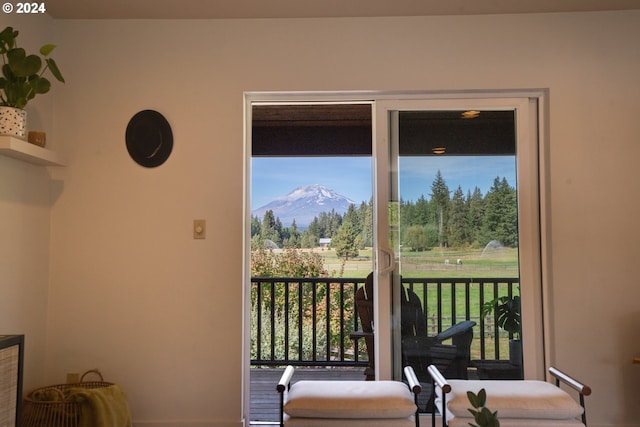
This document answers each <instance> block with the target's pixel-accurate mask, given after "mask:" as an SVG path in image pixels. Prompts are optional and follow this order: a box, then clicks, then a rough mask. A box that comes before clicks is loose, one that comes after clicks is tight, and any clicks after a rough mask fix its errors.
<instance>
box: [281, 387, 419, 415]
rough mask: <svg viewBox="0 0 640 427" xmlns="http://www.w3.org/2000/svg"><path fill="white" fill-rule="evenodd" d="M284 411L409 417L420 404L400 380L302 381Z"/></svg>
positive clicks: (290, 413)
mask: <svg viewBox="0 0 640 427" xmlns="http://www.w3.org/2000/svg"><path fill="white" fill-rule="evenodd" d="M284 412H285V413H286V414H287V415H289V416H290V417H302V418H350V419H353V418H408V417H411V416H412V415H414V414H415V412H416V405H415V403H414V401H413V395H412V394H411V392H410V391H409V387H407V385H406V384H404V383H402V382H400V381H298V382H296V383H295V384H293V385H292V386H291V389H290V390H289V393H288V396H287V403H286V404H285V405H284Z"/></svg>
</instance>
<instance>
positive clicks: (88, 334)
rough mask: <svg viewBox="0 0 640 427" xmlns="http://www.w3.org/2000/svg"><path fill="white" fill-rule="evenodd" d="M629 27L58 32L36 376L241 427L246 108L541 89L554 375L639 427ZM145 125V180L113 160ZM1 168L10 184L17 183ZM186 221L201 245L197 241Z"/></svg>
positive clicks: (505, 21)
mask: <svg viewBox="0 0 640 427" xmlns="http://www.w3.org/2000/svg"><path fill="white" fill-rule="evenodd" d="M639 24H640V12H638V11H635V12H614V13H587V14H557V15H531V16H508V15H504V16H482V17H478V16H476V17H433V18H389V19H384V18H380V19H299V20H227V21H55V23H54V31H53V34H54V35H55V37H56V39H57V40H55V42H57V43H58V44H59V46H60V47H59V48H58V49H59V51H58V52H57V55H56V59H57V60H58V62H59V65H60V67H61V68H62V70H63V73H64V74H65V77H66V78H67V82H68V83H67V84H66V85H65V86H64V87H63V88H61V89H60V90H58V91H57V92H56V94H55V95H56V96H55V108H54V113H53V119H54V120H53V132H54V135H55V147H56V149H59V150H60V151H61V152H62V153H63V154H64V155H65V156H66V157H67V159H68V162H69V166H68V167H66V168H64V169H49V171H48V174H50V176H49V177H48V178H47V177H45V178H46V179H45V183H48V184H49V185H50V186H51V187H52V189H50V190H49V191H51V192H52V193H53V197H52V199H51V200H52V202H51V204H50V207H51V217H50V218H51V254H50V257H51V272H50V274H51V275H50V281H51V283H50V288H49V300H48V304H49V305H48V307H49V313H48V317H47V327H48V330H47V341H46V348H47V354H46V369H45V371H46V375H45V377H44V379H43V381H44V382H58V381H63V380H64V375H65V373H67V372H78V371H80V372H81V371H83V370H86V369H90V368H93V367H99V368H100V369H101V370H102V371H103V372H104V374H105V376H106V377H107V379H108V380H111V381H116V382H119V383H121V384H122V385H123V386H124V387H125V389H126V391H127V394H128V396H129V399H130V403H131V408H132V413H133V417H134V419H135V421H136V424H137V425H150V426H151V425H153V426H156V425H157V426H178V425H181V426H188V425H206V426H237V425H240V423H241V419H242V390H241V381H242V377H241V375H242V361H241V358H242V330H243V326H242V314H241V312H242V218H243V211H242V201H243V195H242V179H243V170H242V167H243V123H242V120H243V92H244V91H269V90H274V91H276V90H277V91H284V90H286V91H295V90H303V91H311V90H314V91H315V90H331V91H336V90H460V89H514V88H516V89H517V88H548V89H549V93H550V105H549V112H550V117H549V121H548V124H549V139H548V143H549V149H548V152H549V165H550V171H549V176H548V183H549V189H548V194H549V199H548V200H547V203H548V207H549V212H550V218H549V224H550V239H551V242H550V249H549V250H550V253H551V257H552V274H551V283H550V286H551V287H552V295H551V297H552V304H551V307H549V309H550V310H551V316H552V319H553V324H552V329H553V331H552V332H553V335H552V336H551V337H550V344H551V345H552V354H553V355H554V356H553V359H554V360H552V363H554V364H555V365H557V366H558V367H560V368H564V369H565V370H567V371H569V372H570V373H572V374H574V375H576V376H577V377H579V378H581V379H583V380H584V381H585V382H587V383H588V384H590V385H591V386H592V387H593V389H594V393H593V395H592V396H591V397H589V398H588V400H587V406H588V411H589V413H588V415H589V422H590V425H591V426H613V425H616V426H638V425H640V423H639V421H638V419H637V414H636V412H637V409H636V408H637V406H638V400H637V399H638V397H637V396H640V369H639V368H638V366H637V365H636V366H632V365H631V357H632V356H633V355H639V354H640V332H638V331H639V329H638V327H637V325H638V324H640V305H639V304H638V302H637V301H638V300H640V287H639V286H637V284H636V283H635V281H634V276H635V274H634V273H635V268H634V265H635V264H636V262H637V261H636V259H635V258H636V255H637V253H638V251H637V250H636V249H635V246H636V244H637V242H638V241H639V240H640V231H639V228H638V227H637V225H636V220H635V218H637V217H638V216H639V214H640V201H638V197H637V196H638V184H637V183H638V182H639V181H640V170H639V168H638V167H636V164H635V163H636V159H637V158H638V156H639V155H640V144H638V135H640V121H639V120H637V118H636V117H635V115H636V112H637V109H638V105H639V103H638V96H639V95H640V85H638V82H637V79H638V76H640V50H639V49H638V47H637V41H638V40H640V25H639ZM142 109H156V110H158V111H160V112H161V113H163V114H164V115H165V116H166V117H167V119H168V120H169V122H170V123H171V125H172V127H173V132H174V151H173V154H172V156H171V157H170V158H169V160H168V161H167V163H165V164H164V165H162V166H160V167H159V168H156V169H144V168H141V167H139V166H138V165H137V164H135V163H134V162H133V161H132V160H130V159H129V157H128V155H127V152H126V149H125V145H124V132H125V128H126V125H127V122H128V120H129V118H130V117H131V116H132V115H133V114H135V113H136V112H138V111H140V110H142ZM0 161H2V160H0ZM7 162H13V161H12V160H10V161H7V160H4V163H5V164H6V163H7ZM2 167H3V169H2V173H3V174H8V175H9V176H8V177H7V178H5V179H3V181H5V180H8V179H10V180H12V181H13V180H14V179H19V178H20V173H22V172H21V171H6V172H5V170H4V169H5V168H4V164H3V165H2ZM12 167H13V168H17V166H15V165H13V166H12ZM38 171H39V172H34V173H33V176H32V177H31V178H29V179H31V180H33V179H37V176H38V174H42V173H43V172H41V170H40V169H38ZM47 179H48V181H47ZM1 185H2V187H0V203H2V205H0V208H1V209H2V211H0V212H1V213H2V215H3V217H4V215H5V211H10V210H11V209H15V210H17V211H18V212H16V213H12V212H10V213H11V215H10V217H9V221H10V222H11V224H16V225H17V224H19V223H20V220H21V219H20V213H21V212H20V211H23V210H28V209H30V208H29V206H28V201H27V200H25V199H24V196H23V198H22V199H20V200H18V202H17V204H18V206H17V207H13V206H8V207H5V205H6V204H7V202H6V201H5V199H11V195H12V191H11V189H9V188H6V186H7V184H6V183H4V182H3V184H1ZM32 197H33V196H32ZM196 218H205V219H206V220H207V221H208V228H209V232H208V238H207V239H206V240H193V239H192V238H191V237H192V232H191V223H192V220H193V219H196ZM38 223H43V224H44V223H46V219H45V218H41V219H39V220H38ZM3 227H4V228H3V236H4V235H5V234H4V230H5V228H6V229H7V230H8V229H10V228H9V227H8V226H6V225H3ZM0 247H2V248H3V251H4V252H7V248H9V246H8V245H7V244H6V243H5V240H4V238H3V242H2V243H0ZM33 247H36V245H35V244H33ZM44 258H46V256H45V257H44ZM28 262H29V260H27V259H26V255H24V256H21V257H20V260H19V261H18V263H19V264H20V265H22V266H26V265H28V264H27V263H28ZM2 274H3V276H4V272H3V273H2ZM4 281H5V279H4V277H3V282H4ZM40 286H41V287H42V285H40ZM30 295H32V293H26V292H25V293H23V295H21V296H30ZM25 323H26V321H25ZM34 363H35V362H32V363H31V367H32V368H33V369H37V367H35V366H33V365H34Z"/></svg>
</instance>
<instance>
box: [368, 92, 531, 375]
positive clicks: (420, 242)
mask: <svg viewBox="0 0 640 427" xmlns="http://www.w3.org/2000/svg"><path fill="white" fill-rule="evenodd" d="M376 107H377V118H378V120H377V122H376V123H377V124H378V129H377V130H378V134H377V135H378V138H380V135H381V133H382V132H384V135H387V136H388V138H389V145H388V146H387V147H388V148H387V152H386V155H387V161H388V164H387V166H386V167H378V172H380V170H386V173H387V174H388V182H387V183H386V185H382V186H381V188H379V189H380V190H384V193H381V192H380V191H378V192H377V195H378V197H380V200H383V198H384V200H387V201H388V203H386V207H387V209H385V208H383V207H382V206H383V205H385V204H384V203H381V204H379V205H380V210H381V211H385V212H383V213H382V216H386V219H387V221H388V227H387V228H386V229H383V228H384V227H382V226H381V225H380V224H378V230H380V241H382V239H383V237H382V236H383V235H384V238H385V239H388V240H386V242H388V246H389V247H390V248H391V250H392V252H393V254H394V269H393V273H392V274H389V275H388V277H384V276H383V277H381V278H380V289H389V291H388V292H383V296H384V295H386V294H387V293H388V295H389V297H388V299H389V300H388V306H380V307H379V316H380V317H381V318H383V319H384V318H387V319H389V320H388V336H385V334H384V333H383V332H382V331H380V334H379V335H380V340H381V344H382V346H381V347H380V348H381V349H383V348H389V349H390V351H389V353H390V354H389V355H388V362H389V366H390V368H389V372H388V375H389V377H393V378H400V376H401V370H402V366H403V365H407V364H410V365H412V366H414V369H415V370H416V371H417V373H418V376H419V377H420V379H421V380H422V381H429V378H428V374H427V373H426V366H427V365H428V364H431V363H434V364H436V365H437V366H438V367H439V368H441V370H443V371H444V372H445V373H446V376H447V377H448V378H455V377H460V378H467V377H469V376H471V377H473V378H497V377H502V378H507V377H512V378H522V377H523V376H524V370H525V369H523V366H524V367H525V368H526V364H525V365H523V356H522V354H523V352H522V350H521V349H522V341H520V338H521V336H522V337H523V338H525V337H528V335H526V334H522V333H521V332H522V329H521V325H520V311H521V310H520V297H521V296H522V300H523V301H524V302H523V304H524V305H527V304H528V306H529V307H531V306H533V307H539V303H540V300H539V289H540V272H539V270H540V269H539V255H538V254H537V253H535V252H533V251H532V249H533V248H536V247H539V233H538V232H536V231H534V230H537V229H539V218H538V217H537V210H531V209H530V207H531V206H535V205H537V197H538V196H537V194H538V193H537V187H536V184H532V183H537V168H536V167H535V165H536V164H537V156H536V155H535V153H536V150H535V141H534V140H535V138H532V137H531V135H530V134H529V119H530V114H529V100H528V99H494V100H492V99H490V100H468V99H465V100H432V101H415V100H405V101H396V102H392V101H389V102H379V103H378V104H377V106H376ZM384 123H386V124H387V126H384ZM531 145H533V147H532V146H531ZM376 152H377V154H378V157H377V162H378V165H380V163H382V162H384V159H383V157H384V155H385V153H384V150H383V149H382V147H380V149H379V150H378V151H376ZM380 181H381V179H380V177H379V178H378V182H380ZM523 182H525V183H526V185H522V183H523ZM523 206H527V209H526V210H523V209H522V207H523ZM523 242H524V243H526V245H525V246H526V247H524V248H523V247H522V243H523ZM525 254H526V255H527V257H525ZM523 263H524V264H525V265H523ZM525 274H526V276H525ZM521 285H522V286H521ZM496 310H497V311H496ZM537 310H539V308H538V309H537ZM496 314H502V315H503V316H504V315H506V314H511V315H513V316H512V317H508V318H507V319H508V321H507V322H506V323H500V319H502V317H499V316H496ZM536 318H537V316H533V318H532V319H531V323H530V324H529V325H530V328H531V329H530V330H531V331H532V335H531V336H530V337H529V340H528V341H525V343H530V344H529V345H528V346H527V345H525V348H528V349H531V350H532V351H531V353H530V354H526V357H524V359H525V360H529V362H530V363H531V366H532V368H533V369H532V371H535V367H536V364H537V362H538V361H539V360H540V358H539V357H538V356H539V353H540V352H541V345H540V346H538V343H539V342H540V341H541V334H538V332H539V330H540V328H541V325H538V324H536V323H534V322H535V319H536ZM523 323H524V324H526V323H527V319H526V318H525V319H524V321H523ZM443 334H444V335H443ZM436 337H437V338H436ZM445 337H446V339H442V340H441V338H445ZM385 343H386V345H387V346H386V347H385V346H384V344H385ZM518 343H519V344H518ZM518 349H520V350H518ZM380 357H381V358H384V355H381V356H380ZM380 369H381V370H384V366H381V367H380ZM381 374H383V373H382V372H381ZM383 376H384V375H383Z"/></svg>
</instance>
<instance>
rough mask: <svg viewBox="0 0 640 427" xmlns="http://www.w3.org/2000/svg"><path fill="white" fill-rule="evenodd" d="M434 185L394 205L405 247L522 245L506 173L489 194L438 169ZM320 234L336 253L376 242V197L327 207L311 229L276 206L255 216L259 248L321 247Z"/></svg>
mask: <svg viewBox="0 0 640 427" xmlns="http://www.w3.org/2000/svg"><path fill="white" fill-rule="evenodd" d="M430 190H431V191H430V193H429V198H426V197H425V196H424V195H423V196H420V198H418V200H416V201H415V202H414V201H403V200H400V201H399V202H398V203H397V209H391V210H390V215H391V218H390V221H391V222H392V224H396V225H401V226H402V227H401V235H400V236H399V237H400V244H401V245H402V247H403V249H405V250H414V251H425V250H429V249H432V248H435V247H451V248H464V247H484V246H485V245H486V244H487V243H489V242H490V241H492V240H497V241H499V242H500V243H501V244H502V245H504V246H509V247H516V246H517V245H518V222H517V219H518V212H517V195H516V190H515V188H514V187H512V186H511V185H509V183H508V182H507V180H506V178H504V177H503V178H500V177H496V178H495V179H494V181H493V185H492V186H491V188H490V189H489V191H488V192H487V194H486V195H484V196H483V194H482V192H481V191H480V189H479V188H478V187H476V188H475V189H474V190H473V191H470V190H467V193H466V194H465V193H464V192H463V190H462V188H461V187H460V186H458V188H457V189H456V190H455V191H453V193H452V192H451V191H450V190H449V187H448V186H447V184H446V182H445V180H444V178H443V177H442V174H441V173H440V171H438V172H437V173H436V176H435V179H434V181H433V182H432V184H431V189H430ZM320 238H331V246H332V247H333V248H335V250H336V254H337V255H338V256H339V257H342V258H345V259H349V258H353V257H356V256H358V253H359V250H360V249H364V248H365V247H367V246H373V200H372V199H370V200H369V202H362V203H361V204H360V205H359V206H356V205H353V204H352V205H351V206H349V209H348V210H347V212H345V213H344V214H339V213H337V212H335V210H332V211H330V212H322V213H320V214H319V215H318V216H317V217H315V218H314V220H313V221H312V222H311V224H309V226H308V227H307V229H305V230H300V229H298V227H297V225H296V222H295V221H293V223H292V224H291V226H290V227H284V226H283V225H282V223H281V221H280V219H279V218H277V217H275V215H274V213H273V211H270V210H269V211H267V212H266V213H265V214H264V216H263V218H262V220H261V219H260V218H259V217H256V216H252V217H251V244H252V248H254V249H256V248H262V247H264V246H265V242H270V244H273V245H276V246H277V247H280V248H315V247H318V245H319V241H320Z"/></svg>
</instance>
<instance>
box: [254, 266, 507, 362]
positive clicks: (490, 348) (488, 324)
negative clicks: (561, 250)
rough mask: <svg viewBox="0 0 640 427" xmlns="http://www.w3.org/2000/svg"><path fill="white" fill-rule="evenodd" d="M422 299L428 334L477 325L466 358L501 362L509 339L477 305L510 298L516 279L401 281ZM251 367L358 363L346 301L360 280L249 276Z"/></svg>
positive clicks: (362, 358) (361, 349) (360, 353)
mask: <svg viewBox="0 0 640 427" xmlns="http://www.w3.org/2000/svg"><path fill="white" fill-rule="evenodd" d="M402 283H403V286H405V287H407V288H409V289H411V290H413V291H414V292H415V293H416V294H417V295H418V296H419V298H420V299H421V300H422V303H423V309H424V311H425V315H426V316H425V318H426V320H425V321H426V327H427V331H428V334H429V335H436V334H437V333H438V332H440V331H442V330H444V329H446V328H448V327H449V326H451V325H453V324H455V323H458V322H460V321H463V320H474V321H475V322H476V323H477V325H476V327H475V330H474V339H473V343H472V348H471V352H472V359H482V360H487V359H488V360H500V359H506V358H508V352H507V351H508V350H507V349H508V340H509V338H511V337H510V336H509V334H507V333H506V332H504V331H502V330H500V329H499V328H498V327H497V325H496V324H495V322H494V321H493V317H492V316H487V317H486V318H483V317H482V316H481V307H482V305H483V304H484V303H485V302H487V301H491V300H492V299H494V298H495V297H497V296H499V295H513V294H514V293H515V294H517V293H518V290H517V287H518V285H519V279H518V278H485V279H471V278H469V279H461V278H455V279H453V278H403V279H402ZM251 285H252V286H251V303H252V307H251V308H252V313H251V315H252V318H251V322H252V326H251V344H252V345H251V347H252V348H251V364H252V365H254V366H280V365H285V364H287V365H297V366H366V365H367V363H368V361H367V354H366V348H365V345H364V341H360V340H357V339H356V340H354V339H352V338H350V334H351V333H352V332H353V331H355V330H357V329H358V328H359V319H358V315H357V312H356V308H355V304H354V297H355V293H356V290H357V289H358V288H359V287H361V286H363V285H364V279H363V278H295V277H269V278H265V277H254V278H252V279H251Z"/></svg>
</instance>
